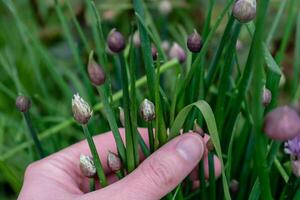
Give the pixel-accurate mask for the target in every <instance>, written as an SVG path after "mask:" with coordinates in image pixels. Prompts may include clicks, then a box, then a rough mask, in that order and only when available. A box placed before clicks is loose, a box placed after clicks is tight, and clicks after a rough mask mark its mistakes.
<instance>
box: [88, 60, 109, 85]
mask: <svg viewBox="0 0 300 200" xmlns="http://www.w3.org/2000/svg"><path fill="white" fill-rule="evenodd" d="M88 75H89V78H90V81H91V82H92V83H93V84H94V85H95V86H99V85H102V84H103V83H104V82H105V80H106V76H105V72H104V70H103V68H102V67H101V66H100V65H99V64H98V63H97V62H96V61H95V60H94V59H91V60H90V61H89V64H88Z"/></svg>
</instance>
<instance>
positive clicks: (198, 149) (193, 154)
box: [176, 135, 204, 162]
mask: <svg viewBox="0 0 300 200" xmlns="http://www.w3.org/2000/svg"><path fill="white" fill-rule="evenodd" d="M203 149H204V148H203V142H202V140H201V138H200V137H199V136H194V135H190V136H184V137H183V138H182V139H181V140H180V141H179V142H178V144H177V146H176V151H177V152H178V154H179V155H180V156H181V157H182V158H183V159H184V160H186V161H188V162H195V161H198V160H200V158H201V156H202V154H203Z"/></svg>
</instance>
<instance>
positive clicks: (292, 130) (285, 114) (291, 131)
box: [263, 106, 300, 141]
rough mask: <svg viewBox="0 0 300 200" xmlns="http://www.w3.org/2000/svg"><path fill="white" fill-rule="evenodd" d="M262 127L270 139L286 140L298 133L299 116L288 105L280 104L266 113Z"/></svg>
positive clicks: (299, 128)
mask: <svg viewBox="0 0 300 200" xmlns="http://www.w3.org/2000/svg"><path fill="white" fill-rule="evenodd" d="M263 129H264V132H265V133H266V135H267V136H268V137H270V138H271V139H273V140H279V141H286V140H289V139H292V138H294V137H296V136H297V135H298V134H299V133H300V117H299V116H298V114H297V112H296V111H295V110H293V109H292V108H290V107H289V106H281V107H278V108H276V109H274V110H272V111H271V112H269V113H268V114H267V115H266V117H265V119H264V127H263Z"/></svg>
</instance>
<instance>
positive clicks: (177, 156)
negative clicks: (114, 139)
mask: <svg viewBox="0 0 300 200" xmlns="http://www.w3.org/2000/svg"><path fill="white" fill-rule="evenodd" d="M203 152H204V144H203V141H202V138H201V137H200V136H199V135H197V134H195V133H187V134H184V135H181V136H178V137H177V138H175V139H173V140H171V141H170V142H169V143H167V144H166V145H164V146H163V147H161V148H160V149H159V150H158V151H156V152H155V153H153V154H152V155H151V156H150V157H149V158H147V159H146V160H145V161H144V162H143V163H142V164H141V165H140V166H139V167H138V168H137V169H136V170H135V171H133V172H132V173H131V174H129V175H128V176H126V177H125V178H124V179H122V180H120V181H118V182H116V183H114V184H112V185H110V186H108V187H106V188H104V189H101V190H98V191H95V192H92V193H89V194H86V197H88V198H87V199H118V200H119V199H123V200H140V199H143V200H155V199H160V198H162V197H163V196H165V195H166V194H167V193H169V192H170V191H172V190H173V189H174V188H175V187H176V185H178V184H179V183H180V182H181V181H182V180H183V179H184V178H185V177H186V176H188V174H189V173H190V172H191V171H192V170H193V168H194V167H195V166H196V165H197V163H198V162H199V160H200V159H201V157H202V155H203Z"/></svg>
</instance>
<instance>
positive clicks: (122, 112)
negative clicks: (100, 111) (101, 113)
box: [119, 107, 125, 127]
mask: <svg viewBox="0 0 300 200" xmlns="http://www.w3.org/2000/svg"><path fill="white" fill-rule="evenodd" d="M119 112H120V113H119V118H120V122H121V124H122V126H123V127H125V115H124V109H123V108H122V107H119Z"/></svg>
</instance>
